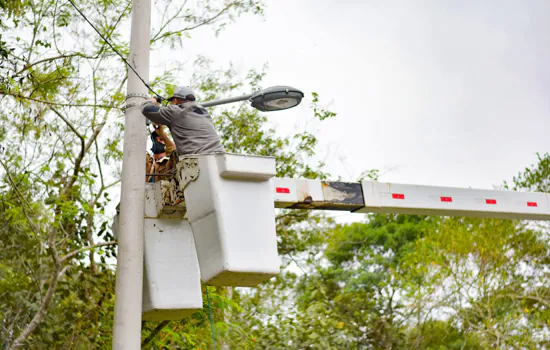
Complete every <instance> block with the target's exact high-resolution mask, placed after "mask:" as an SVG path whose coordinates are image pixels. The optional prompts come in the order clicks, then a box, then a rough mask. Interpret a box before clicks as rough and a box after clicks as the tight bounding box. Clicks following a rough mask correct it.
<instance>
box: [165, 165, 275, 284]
mask: <svg viewBox="0 0 550 350" xmlns="http://www.w3.org/2000/svg"><path fill="white" fill-rule="evenodd" d="M182 159H183V161H180V165H181V164H183V166H181V167H180V166H178V169H177V171H178V173H176V179H179V180H181V179H183V178H185V177H186V174H189V173H195V174H196V171H197V167H198V171H199V173H198V176H196V180H195V181H190V182H188V183H187V184H186V185H185V187H184V197H185V204H186V207H187V218H188V219H189V222H190V223H191V228H192V230H193V235H194V238H195V247H196V249H197V256H198V259H199V266H200V271H201V278H202V280H203V281H204V282H206V283H208V284H211V285H217V286H243V287H246V286H256V285H258V284H259V283H262V282H264V281H266V280H268V279H270V278H271V277H273V276H275V275H277V274H278V273H279V267H280V263H281V262H280V259H279V257H278V254H277V236H276V231H275V208H274V205H273V197H272V194H271V193H272V186H271V183H270V181H269V180H270V179H271V178H272V177H273V176H275V175H276V169H275V159H274V158H271V157H259V156H247V155H236V154H216V155H197V156H186V157H184V158H182Z"/></svg>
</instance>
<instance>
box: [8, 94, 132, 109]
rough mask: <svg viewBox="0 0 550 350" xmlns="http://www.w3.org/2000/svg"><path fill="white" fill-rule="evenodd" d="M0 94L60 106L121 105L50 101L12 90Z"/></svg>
mask: <svg viewBox="0 0 550 350" xmlns="http://www.w3.org/2000/svg"><path fill="white" fill-rule="evenodd" d="M0 95H6V96H12V97H15V98H18V99H21V100H28V101H33V102H39V103H44V104H46V105H49V106H60V107H95V108H109V109H110V108H116V109H122V108H121V107H118V106H114V105H95V104H92V103H61V102H52V101H46V100H41V99H38V98H34V97H28V96H23V95H21V94H17V93H12V92H6V91H0Z"/></svg>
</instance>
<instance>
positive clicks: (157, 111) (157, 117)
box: [141, 98, 174, 125]
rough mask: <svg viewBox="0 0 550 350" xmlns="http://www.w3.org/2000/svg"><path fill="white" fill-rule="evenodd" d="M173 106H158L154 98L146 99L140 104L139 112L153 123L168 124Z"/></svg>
mask: <svg viewBox="0 0 550 350" xmlns="http://www.w3.org/2000/svg"><path fill="white" fill-rule="evenodd" d="M173 111H174V106H168V107H159V106H157V101H156V100H155V99H154V98H151V99H148V100H146V101H145V102H143V104H142V105H141V113H142V114H143V115H144V116H145V117H146V118H147V119H149V120H150V121H152V122H153V123H157V124H160V125H170V123H171V121H172V113H173Z"/></svg>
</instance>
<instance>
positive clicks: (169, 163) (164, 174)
mask: <svg viewBox="0 0 550 350" xmlns="http://www.w3.org/2000/svg"><path fill="white" fill-rule="evenodd" d="M153 126H154V127H155V131H153V132H152V133H151V141H152V143H153V145H152V146H151V152H153V155H149V154H147V160H146V167H145V169H146V170H145V181H146V182H157V181H159V180H169V179H170V177H171V176H172V169H173V168H174V166H175V163H176V162H177V159H176V158H175V157H173V156H172V154H173V153H174V151H175V150H176V145H175V144H174V142H173V141H172V140H170V139H169V138H168V136H167V135H166V132H165V131H164V127H163V126H162V125H156V124H153Z"/></svg>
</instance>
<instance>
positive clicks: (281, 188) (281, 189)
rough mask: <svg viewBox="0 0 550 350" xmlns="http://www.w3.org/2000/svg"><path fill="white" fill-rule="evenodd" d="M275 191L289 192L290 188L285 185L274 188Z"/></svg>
mask: <svg viewBox="0 0 550 350" xmlns="http://www.w3.org/2000/svg"><path fill="white" fill-rule="evenodd" d="M275 192H277V193H290V188H287V187H277V188H276V189H275Z"/></svg>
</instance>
